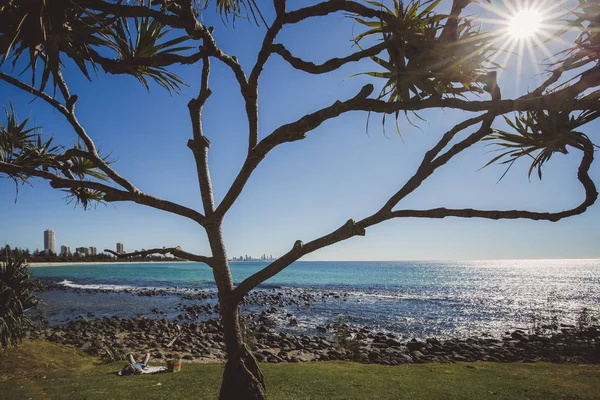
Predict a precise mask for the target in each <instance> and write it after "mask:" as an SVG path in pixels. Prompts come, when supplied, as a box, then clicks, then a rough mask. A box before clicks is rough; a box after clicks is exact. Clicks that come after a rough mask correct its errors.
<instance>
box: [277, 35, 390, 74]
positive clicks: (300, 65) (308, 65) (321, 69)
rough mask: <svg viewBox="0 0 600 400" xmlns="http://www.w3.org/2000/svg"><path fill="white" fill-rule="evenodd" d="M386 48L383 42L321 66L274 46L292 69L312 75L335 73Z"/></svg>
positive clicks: (281, 46) (281, 47)
mask: <svg viewBox="0 0 600 400" xmlns="http://www.w3.org/2000/svg"><path fill="white" fill-rule="evenodd" d="M386 46H387V43H385V42H382V43H379V44H377V45H375V46H373V47H369V48H368V49H365V50H361V51H357V52H356V53H354V54H351V55H349V56H346V57H343V58H332V59H330V60H327V61H326V62H324V63H323V64H319V65H317V64H315V63H313V62H309V61H304V60H302V59H301V58H298V57H294V56H293V55H292V53H290V51H289V50H288V49H286V48H285V47H284V46H283V45H282V44H279V43H277V44H274V45H273V52H274V53H277V54H279V55H280V56H281V57H282V58H283V59H284V60H286V61H287V62H288V63H290V65H291V66H292V67H294V68H296V69H299V70H301V71H305V72H308V73H310V74H324V73H327V72H331V71H335V70H336V69H338V68H340V67H341V66H342V65H344V64H348V63H350V62H354V61H359V60H362V59H363V58H366V57H372V56H375V55H377V54H379V53H380V52H381V51H382V50H384V49H385V48H386Z"/></svg>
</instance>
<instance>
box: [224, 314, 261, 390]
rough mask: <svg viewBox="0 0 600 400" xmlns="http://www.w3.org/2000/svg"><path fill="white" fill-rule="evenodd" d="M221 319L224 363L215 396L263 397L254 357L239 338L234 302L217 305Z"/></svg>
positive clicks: (240, 336) (258, 371) (238, 325)
mask: <svg viewBox="0 0 600 400" xmlns="http://www.w3.org/2000/svg"><path fill="white" fill-rule="evenodd" d="M221 320H222V321H223V333H224V337H225V345H226V346H227V364H225V372H224V373H223V382H222V383H221V393H220V395H219V399H220V400H263V399H265V398H266V387H265V380H264V377H263V374H262V371H261V370H260V367H259V366H258V363H257V362H256V359H255V358H254V356H253V355H252V352H251V351H250V349H248V347H247V346H246V344H245V343H244V340H243V338H242V335H241V331H240V324H239V314H238V307H237V305H236V306H234V307H233V308H228V307H227V306H224V305H223V304H221Z"/></svg>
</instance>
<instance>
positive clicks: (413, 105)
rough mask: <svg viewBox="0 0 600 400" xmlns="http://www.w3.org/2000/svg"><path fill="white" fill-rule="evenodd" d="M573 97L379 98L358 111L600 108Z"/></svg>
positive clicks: (596, 103) (596, 102)
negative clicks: (495, 98) (392, 100)
mask: <svg viewBox="0 0 600 400" xmlns="http://www.w3.org/2000/svg"><path fill="white" fill-rule="evenodd" d="M571 99H572V97H569V96H567V95H566V93H563V91H562V90H561V91H557V92H553V93H550V94H546V95H543V96H538V97H528V98H520V99H506V100H498V101H496V100H483V101H474V100H461V99H456V98H448V99H439V98H428V99H425V100H408V101H401V102H389V103H388V102H385V101H382V100H376V99H364V100H363V101H362V102H360V103H358V104H356V108H355V110H362V111H371V112H378V113H385V114H393V113H395V112H396V111H417V110H425V109H430V108H453V109H458V110H462V111H472V112H484V111H494V112H495V113H496V114H497V115H501V114H506V113H509V112H513V111H535V110H542V109H543V110H560V109H564V107H566V106H568V107H569V109H571V110H573V111H576V110H589V109H598V108H600V100H598V99H584V100H571Z"/></svg>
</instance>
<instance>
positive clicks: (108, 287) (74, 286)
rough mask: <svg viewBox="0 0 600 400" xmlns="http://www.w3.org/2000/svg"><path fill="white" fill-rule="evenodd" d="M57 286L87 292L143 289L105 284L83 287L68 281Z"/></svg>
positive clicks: (58, 283)
mask: <svg viewBox="0 0 600 400" xmlns="http://www.w3.org/2000/svg"><path fill="white" fill-rule="evenodd" d="M57 285H62V286H65V287H68V288H72V289H87V290H108V291H111V292H124V291H126V290H129V291H131V290H136V291H139V290H143V288H139V287H135V286H127V285H107V284H89V285H83V284H79V283H75V282H73V281H70V280H68V279H65V280H63V281H62V282H57Z"/></svg>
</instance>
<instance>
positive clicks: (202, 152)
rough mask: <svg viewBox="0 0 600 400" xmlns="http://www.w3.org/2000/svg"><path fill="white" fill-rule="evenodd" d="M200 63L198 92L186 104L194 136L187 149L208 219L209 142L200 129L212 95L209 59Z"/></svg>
mask: <svg viewBox="0 0 600 400" xmlns="http://www.w3.org/2000/svg"><path fill="white" fill-rule="evenodd" d="M202 62H203V64H202V75H201V79H200V92H199V93H198V97H197V98H195V99H192V100H190V102H189V103H188V109H189V112H190V118H191V120H192V130H193V135H194V138H193V139H190V140H189V141H188V147H189V148H190V149H191V150H192V152H193V153H194V160H195V161H196V172H197V174H198V185H199V186H200V195H201V197H202V205H203V207H204V213H205V214H206V215H207V216H208V217H210V216H212V214H213V213H214V210H215V202H214V198H213V192H212V182H211V179H210V171H209V168H208V148H209V146H210V141H209V140H208V139H207V138H206V136H204V132H203V127H202V110H203V108H204V103H206V100H207V99H208V98H209V96H210V95H211V93H212V92H211V90H210V88H209V87H208V78H209V75H210V59H209V58H208V57H205V58H204V59H203V60H202Z"/></svg>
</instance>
